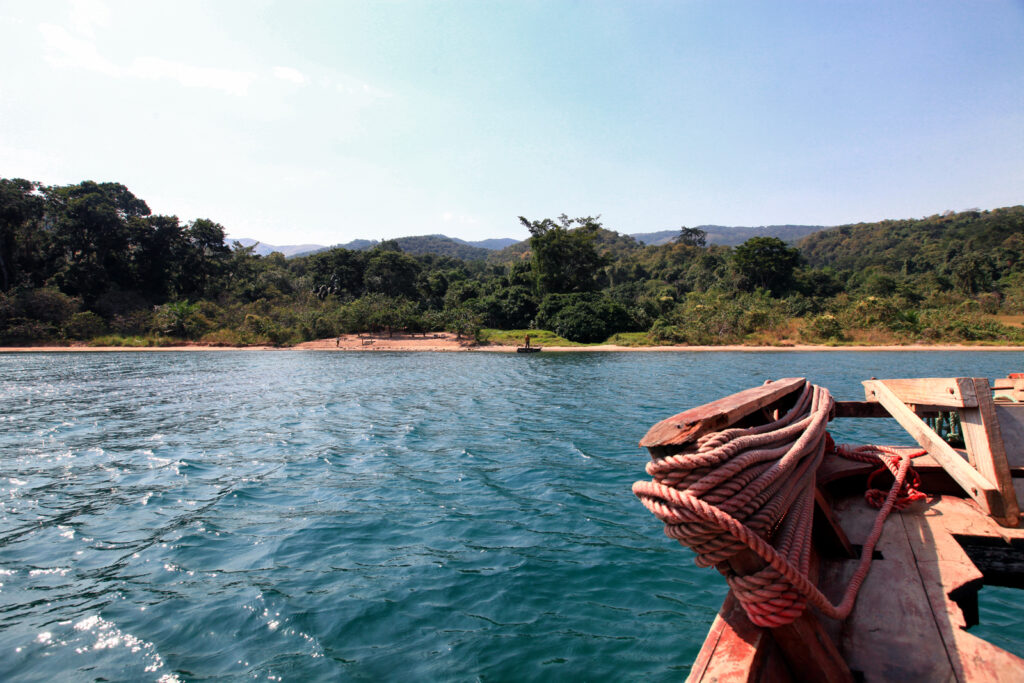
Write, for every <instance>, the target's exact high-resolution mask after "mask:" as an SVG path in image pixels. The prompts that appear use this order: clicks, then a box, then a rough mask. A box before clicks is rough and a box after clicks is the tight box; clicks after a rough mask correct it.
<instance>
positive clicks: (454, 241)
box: [228, 235, 519, 261]
mask: <svg viewBox="0 0 1024 683" xmlns="http://www.w3.org/2000/svg"><path fill="white" fill-rule="evenodd" d="M394 241H395V242H397V243H398V246H400V247H401V248H402V251H404V252H405V253H407V254H412V255H414V256H419V255H422V254H437V255H439V256H451V257H454V258H460V259H463V260H465V261H478V260H481V259H485V258H487V256H488V255H489V254H490V253H491V252H495V251H498V250H500V249H504V248H505V247H507V246H509V245H512V244H516V243H517V242H518V241H519V240H514V239H511V238H509V237H501V238H492V239H486V240H479V241H475V242H474V241H467V240H460V239H458V238H455V237H447V236H445V235H421V236H417V237H399V238H397V239H396V240H394ZM228 242H238V243H239V244H241V245H242V246H243V247H250V246H252V245H254V244H255V245H256V248H255V249H254V250H253V253H255V254H259V255H260V256H267V255H269V254H272V253H273V252H275V251H276V252H279V253H281V254H284V255H285V256H286V257H288V258H291V257H293V256H309V255H310V254H315V253H317V252H318V251H325V250H327V249H335V248H340V249H350V250H352V251H364V250H366V249H373V248H374V247H375V246H376V245H378V244H380V241H379V240H364V239H355V240H352V241H351V242H346V243H345V244H335V245H334V246H333V247H325V246H324V245H322V244H294V245H284V246H279V245H274V244H265V243H263V242H257V241H256V240H254V239H249V238H248V237H242V238H239V239H229V240H228Z"/></svg>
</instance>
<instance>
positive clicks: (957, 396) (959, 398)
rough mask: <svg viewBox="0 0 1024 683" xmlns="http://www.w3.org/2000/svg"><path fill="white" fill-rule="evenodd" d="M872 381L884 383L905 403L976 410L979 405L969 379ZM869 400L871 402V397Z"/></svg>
mask: <svg viewBox="0 0 1024 683" xmlns="http://www.w3.org/2000/svg"><path fill="white" fill-rule="evenodd" d="M871 381H876V382H877V381H881V382H884V383H885V386H887V387H889V389H890V390H891V391H892V393H893V394H895V395H896V396H897V397H898V398H899V399H900V401H902V402H903V403H914V404H920V405H928V406H937V407H941V408H965V407H966V408H974V407H976V406H977V405H978V397H977V396H976V395H975V393H974V383H973V382H971V381H970V380H969V378H963V377H954V378H948V377H930V378H923V379H886V380H871ZM868 400H869V401H870V400H871V397H870V396H869V397H868Z"/></svg>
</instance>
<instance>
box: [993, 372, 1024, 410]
mask: <svg viewBox="0 0 1024 683" xmlns="http://www.w3.org/2000/svg"><path fill="white" fill-rule="evenodd" d="M1017 374H1019V373H1017ZM992 390H993V396H992V398H994V399H995V400H997V401H1002V400H1005V401H1010V402H1014V403H1018V402H1021V401H1024V378H1020V377H1016V378H1013V377H1008V378H1006V379H996V380H993V382H992Z"/></svg>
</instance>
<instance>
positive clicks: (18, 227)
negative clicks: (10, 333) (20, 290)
mask: <svg viewBox="0 0 1024 683" xmlns="http://www.w3.org/2000/svg"><path fill="white" fill-rule="evenodd" d="M38 191H39V184H38V183H33V182H30V181H28V180H24V179H22V178H13V179H10V180H9V179H7V178H0V291H4V292H5V291H7V290H8V289H10V288H11V287H12V286H13V285H14V284H15V282H16V281H17V280H19V279H20V278H21V277H23V276H24V277H29V276H30V275H31V271H32V270H34V269H35V268H34V266H36V265H41V264H37V263H36V261H37V259H40V258H41V255H37V253H38V252H39V251H41V249H39V248H38V247H39V243H40V242H42V231H41V230H40V229H39V224H40V223H41V221H42V218H43V198H42V196H41V195H40V194H39V192H38ZM33 247H37V248H33ZM34 256H35V257H36V258H33V257H34Z"/></svg>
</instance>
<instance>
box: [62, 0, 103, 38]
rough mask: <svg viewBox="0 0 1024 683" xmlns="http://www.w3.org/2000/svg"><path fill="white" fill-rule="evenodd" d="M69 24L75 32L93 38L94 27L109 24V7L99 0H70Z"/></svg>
mask: <svg viewBox="0 0 1024 683" xmlns="http://www.w3.org/2000/svg"><path fill="white" fill-rule="evenodd" d="M71 25H72V27H74V29H75V32H76V33H79V34H80V35H83V36H88V37H90V38H93V37H95V33H94V31H93V29H94V28H96V27H105V26H109V25H110V8H108V7H107V6H106V5H104V4H103V3H102V2H100V1H99V0H72V1H71Z"/></svg>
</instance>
